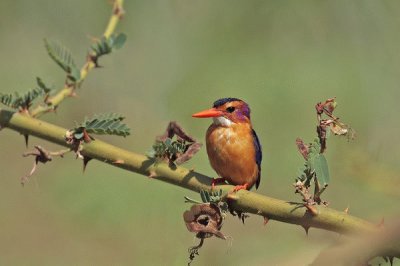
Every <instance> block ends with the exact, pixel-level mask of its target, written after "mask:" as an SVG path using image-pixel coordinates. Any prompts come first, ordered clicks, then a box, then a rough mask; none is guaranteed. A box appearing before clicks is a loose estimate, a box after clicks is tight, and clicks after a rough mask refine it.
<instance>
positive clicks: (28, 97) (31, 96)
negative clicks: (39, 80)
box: [0, 88, 44, 109]
mask: <svg viewBox="0 0 400 266" xmlns="http://www.w3.org/2000/svg"><path fill="white" fill-rule="evenodd" d="M43 94H44V90H43V89H41V88H35V89H31V90H28V91H27V92H25V93H23V94H21V95H20V94H19V93H18V92H14V93H12V94H11V93H9V94H2V93H0V102H1V103H2V104H4V105H5V106H8V107H10V108H14V109H18V108H21V109H29V107H30V106H31V105H32V102H33V101H34V100H35V99H36V98H37V97H39V96H41V95H43Z"/></svg>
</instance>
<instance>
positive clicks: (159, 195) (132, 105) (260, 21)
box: [0, 0, 400, 265]
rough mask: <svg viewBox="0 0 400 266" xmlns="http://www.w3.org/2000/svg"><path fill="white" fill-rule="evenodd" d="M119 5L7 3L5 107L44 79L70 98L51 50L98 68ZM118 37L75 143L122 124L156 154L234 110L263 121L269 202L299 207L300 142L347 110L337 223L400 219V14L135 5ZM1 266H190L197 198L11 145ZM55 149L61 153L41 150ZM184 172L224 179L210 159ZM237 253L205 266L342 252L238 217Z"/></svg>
mask: <svg viewBox="0 0 400 266" xmlns="http://www.w3.org/2000/svg"><path fill="white" fill-rule="evenodd" d="M110 9H111V6H110V5H109V3H108V1H106V0H96V1H95V0H90V1H78V0H73V1H50V0H36V1H27V0H25V1H11V0H3V1H0V34H1V36H2V41H1V42H0V51H1V52H0V53H1V58H2V63H1V64H0V79H1V82H2V86H1V89H0V91H1V92H12V91H15V90H20V91H23V90H26V89H28V88H33V87H34V86H35V77H36V76H39V77H42V78H43V79H44V80H45V81H46V82H47V83H49V84H53V85H54V86H55V87H57V88H58V87H60V86H62V84H63V81H64V74H63V72H62V71H61V70H60V69H59V67H58V66H56V65H55V64H54V63H53V62H52V61H51V59H50V58H49V57H48V56H47V54H46V51H45V49H44V47H43V38H44V37H49V38H54V39H57V40H60V41H61V42H62V43H63V44H64V45H66V46H67V47H69V48H70V50H71V51H72V53H73V54H74V57H75V61H76V62H77V63H78V64H79V65H81V64H83V62H84V59H85V55H86V52H87V49H88V47H89V45H90V38H89V37H90V36H100V35H101V34H102V32H103V30H104V28H105V25H106V23H107V21H108V18H109V15H110ZM125 10H126V16H125V17H124V19H123V20H122V22H121V23H120V25H119V27H118V32H125V33H126V34H127V35H128V41H127V43H126V45H125V47H124V48H123V49H122V50H119V51H117V52H116V53H114V54H112V55H110V56H106V57H104V58H101V61H100V63H101V65H103V66H105V67H104V68H101V69H96V70H95V71H93V72H91V73H90V75H89V77H88V79H87V80H86V81H85V82H84V84H83V88H82V89H81V90H79V91H78V96H79V97H78V98H77V99H68V100H67V101H65V102H64V103H63V104H62V105H61V106H60V108H59V109H58V112H57V115H54V114H48V115H46V116H44V117H43V118H44V119H45V120H47V121H51V122H53V123H55V124H57V125H61V126H64V127H69V128H70V127H72V126H73V125H74V121H81V120H82V118H83V117H84V116H85V115H91V114H94V113H101V112H119V113H122V114H124V115H126V116H127V119H126V122H127V123H128V125H130V127H131V128H132V133H133V134H132V135H131V136H129V137H128V138H126V139H124V138H118V137H104V138H102V139H105V140H107V141H109V142H111V143H113V144H115V145H118V146H121V147H124V148H127V149H129V150H133V151H136V152H140V153H144V152H146V151H147V150H149V148H150V147H151V145H152V143H153V141H154V137H155V136H156V135H159V134H161V133H162V132H163V131H164V129H165V127H166V125H167V123H168V121H170V120H177V121H179V123H180V124H181V125H182V126H183V127H184V128H185V129H186V130H187V131H188V132H189V133H191V134H192V135H193V136H195V137H196V138H198V139H201V140H204V135H205V131H206V129H207V127H208V125H209V124H210V121H209V120H198V119H197V120H196V119H192V118H191V114H192V113H194V112H196V111H199V110H202V109H205V108H208V107H210V106H211V104H212V102H213V101H214V100H216V99H218V98H221V97H238V98H242V99H243V100H245V101H246V102H248V103H249V104H250V106H251V108H252V121H253V124H254V127H255V129H256V131H257V133H258V135H259V137H260V140H261V143H262V145H263V151H264V160H263V164H262V171H263V172H262V173H263V174H262V181H261V186H260V188H259V191H258V192H259V193H262V194H265V195H268V196H271V197H276V198H280V199H287V200H298V199H299V197H298V196H296V195H294V194H293V188H292V185H291V184H292V182H293V180H294V177H295V175H296V172H297V169H298V168H299V167H300V166H301V165H302V163H303V159H302V157H301V156H300V155H299V154H298V152H297V149H296V146H295V139H296V137H302V138H303V139H304V140H306V141H311V140H312V139H313V138H314V136H315V124H316V117H315V111H314V104H315V103H317V102H318V101H322V100H325V99H327V98H330V97H333V96H336V97H337V100H338V102H339V106H338V108H337V110H336V114H337V115H338V116H339V117H341V118H342V120H343V122H346V123H349V124H350V125H351V126H352V127H353V128H355V129H356V131H357V138H356V140H354V141H351V142H347V141H346V139H345V138H330V139H329V141H328V151H327V158H328V162H329V165H330V172H331V176H332V180H331V183H330V186H329V188H328V190H327V192H326V193H325V195H324V196H325V199H326V200H328V201H329V202H330V207H332V208H336V209H339V210H342V209H345V208H346V207H349V208H350V213H351V214H353V215H356V216H359V217H362V218H365V219H368V220H370V221H372V222H374V223H378V222H379V221H380V220H381V218H382V217H385V220H386V221H387V222H389V223H390V221H391V220H392V219H393V218H395V217H398V216H399V212H400V211H399V205H398V202H399V200H400V192H399V186H400V177H399V170H400V165H399V158H400V142H399V140H398V137H399V135H400V126H399V122H398V117H397V115H398V114H399V111H400V108H399V105H398V101H399V98H400V90H399V84H400V73H399V72H400V17H399V15H398V14H400V2H399V1H374V0H366V1H347V0H342V1H317V0H316V1H255V0H254V1H253V0H251V1H222V0H221V1H187V0H175V1H167V0H159V1H133V0H130V1H126V5H125ZM0 134H1V135H0V138H1V141H0V158H1V161H0V169H1V174H0V175H1V179H0V180H1V186H0V194H1V200H0V212H1V215H0V264H1V265H185V264H186V263H187V261H188V253H187V248H188V247H189V246H192V245H194V244H197V240H195V239H194V236H193V235H192V234H190V233H189V232H188V231H187V230H186V227H185V225H184V223H183V219H182V213H183V212H184V211H185V210H186V209H188V208H189V207H190V206H189V205H188V204H185V203H184V200H183V196H185V195H187V196H191V197H193V198H196V197H198V196H197V195H196V194H195V193H192V192H189V191H186V190H184V189H181V188H178V187H174V186H171V185H168V184H164V183H162V182H158V181H155V180H150V179H148V178H146V177H143V176H140V175H137V174H133V173H130V172H126V171H123V170H121V169H117V168H114V167H110V166H109V165H105V164H103V163H100V162H97V161H93V162H90V163H89V166H88V169H87V171H86V173H85V174H84V175H83V174H82V163H81V162H80V161H79V160H75V159H74V156H73V155H72V154H71V155H68V156H66V158H64V159H55V160H54V161H53V162H52V163H49V164H46V165H39V170H38V171H37V173H36V174H35V176H34V177H32V179H31V180H30V182H29V183H28V184H27V185H26V186H25V187H21V185H20V182H19V178H20V177H21V176H23V175H25V174H26V173H28V172H29V171H30V168H31V166H32V159H31V158H22V157H21V154H22V153H23V152H24V151H25V150H26V148H25V145H24V141H23V137H22V136H21V135H19V134H16V133H15V132H12V131H10V130H8V129H6V130H3V131H1V132H0ZM35 144H40V145H43V146H45V147H47V148H49V149H57V148H58V147H57V146H55V145H51V144H49V143H47V142H45V141H42V140H40V139H37V138H33V137H32V138H31V140H30V148H31V147H32V146H33V145H35ZM185 166H187V167H194V168H195V169H196V170H198V171H200V172H203V173H205V174H208V175H211V176H215V173H214V172H213V170H212V169H211V167H210V166H209V164H208V160H207V155H206V152H205V149H202V150H201V151H200V152H199V153H198V155H196V156H195V158H194V159H193V160H191V161H190V162H189V163H187V164H186V165H185ZM222 231H223V232H224V233H225V234H226V235H229V236H231V237H232V241H231V242H229V241H222V240H219V239H210V240H207V241H206V242H205V246H204V247H203V248H202V249H201V250H200V256H199V257H196V259H195V261H194V263H193V265H307V264H308V263H310V262H311V261H312V260H313V258H314V257H315V256H316V255H317V254H318V253H319V252H320V250H322V249H324V248H326V247H328V246H329V245H331V244H332V243H335V241H337V240H338V239H340V236H339V235H337V234H334V233H330V232H324V231H321V230H317V229H311V230H310V233H309V236H308V237H307V236H306V235H305V233H304V230H303V229H302V228H301V227H299V226H294V225H289V224H283V223H278V222H274V221H271V222H270V223H269V224H268V225H267V226H265V227H264V226H263V221H262V219H261V218H260V217H257V216H252V217H251V218H249V219H248V220H247V221H246V224H245V225H243V224H242V223H241V222H240V221H239V220H238V219H237V218H234V217H231V216H230V217H228V219H227V220H226V222H225V225H224V227H223V230H222Z"/></svg>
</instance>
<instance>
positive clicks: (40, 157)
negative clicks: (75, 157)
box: [21, 145, 70, 185]
mask: <svg viewBox="0 0 400 266" xmlns="http://www.w3.org/2000/svg"><path fill="white" fill-rule="evenodd" d="M69 151H70V149H68V150H61V151H57V152H49V151H47V150H46V149H45V148H42V147H41V146H39V145H35V150H33V151H28V152H25V153H23V154H22V156H23V157H28V156H35V161H34V162H33V167H32V170H31V171H30V172H29V174H27V175H25V176H23V177H21V184H22V185H24V184H25V183H26V182H27V181H28V180H29V178H30V177H31V176H32V175H33V174H34V173H35V172H36V169H37V164H38V163H39V162H41V163H43V164H45V163H47V162H51V161H52V160H53V158H52V156H60V157H64V154H65V153H67V152H69Z"/></svg>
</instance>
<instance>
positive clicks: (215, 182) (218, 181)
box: [211, 178, 225, 190]
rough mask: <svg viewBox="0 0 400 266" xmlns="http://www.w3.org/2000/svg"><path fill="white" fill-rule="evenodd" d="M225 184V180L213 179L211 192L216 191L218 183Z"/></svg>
mask: <svg viewBox="0 0 400 266" xmlns="http://www.w3.org/2000/svg"><path fill="white" fill-rule="evenodd" d="M223 182H225V178H213V180H212V181H211V190H215V185H216V184H217V183H223Z"/></svg>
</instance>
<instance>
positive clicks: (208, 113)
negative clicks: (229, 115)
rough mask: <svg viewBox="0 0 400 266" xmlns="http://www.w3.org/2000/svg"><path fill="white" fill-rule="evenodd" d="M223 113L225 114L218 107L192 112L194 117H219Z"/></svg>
mask: <svg viewBox="0 0 400 266" xmlns="http://www.w3.org/2000/svg"><path fill="white" fill-rule="evenodd" d="M222 115H223V112H222V111H220V110H217V109H216V108H211V109H208V110H204V111H201V112H198V113H195V114H192V117H198V118H205V117H218V116H222Z"/></svg>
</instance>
